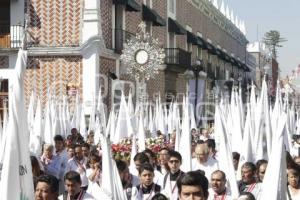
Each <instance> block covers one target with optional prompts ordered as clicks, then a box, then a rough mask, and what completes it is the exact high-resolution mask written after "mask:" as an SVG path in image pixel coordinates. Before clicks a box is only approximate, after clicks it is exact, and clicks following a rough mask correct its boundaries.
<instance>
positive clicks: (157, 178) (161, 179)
mask: <svg viewBox="0 0 300 200" xmlns="http://www.w3.org/2000/svg"><path fill="white" fill-rule="evenodd" d="M153 182H154V183H155V184H157V185H159V186H160V187H162V186H163V182H164V176H163V175H162V173H160V171H158V170H154V178H153Z"/></svg>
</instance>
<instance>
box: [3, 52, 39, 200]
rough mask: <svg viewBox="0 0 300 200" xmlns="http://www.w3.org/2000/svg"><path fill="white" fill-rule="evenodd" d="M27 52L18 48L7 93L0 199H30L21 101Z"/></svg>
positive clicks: (29, 178)
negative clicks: (7, 116)
mask: <svg viewBox="0 0 300 200" xmlns="http://www.w3.org/2000/svg"><path fill="white" fill-rule="evenodd" d="M26 62H27V52H26V51H23V50H19V53H18V58H17V62H16V68H15V71H16V74H15V76H14V77H12V78H13V81H12V86H13V88H12V92H11V95H10V109H9V112H10V118H9V123H8V128H7V131H8V135H7V143H6V144H7V148H6V149H5V155H4V160H3V167H2V174H1V182H0V194H1V199H7V200H8V199H12V200H15V199H16V200H17V199H21V200H32V199H34V194H33V191H34V189H33V179H32V169H31V163H30V154H29V148H28V145H29V133H28V128H27V116H26V110H25V105H24V95H23V92H24V88H23V72H24V70H25V67H26Z"/></svg>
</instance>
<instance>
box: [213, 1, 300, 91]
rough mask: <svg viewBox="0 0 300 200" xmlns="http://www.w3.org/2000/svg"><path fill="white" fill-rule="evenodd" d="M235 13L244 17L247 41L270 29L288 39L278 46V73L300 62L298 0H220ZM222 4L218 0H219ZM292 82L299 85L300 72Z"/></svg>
mask: <svg viewBox="0 0 300 200" xmlns="http://www.w3.org/2000/svg"><path fill="white" fill-rule="evenodd" d="M223 1H224V2H225V5H228V6H229V8H230V10H233V13H234V15H237V16H238V18H239V19H242V20H244V21H245V25H246V37H247V39H248V40H249V42H250V43H252V42H254V41H257V40H261V39H262V38H263V36H264V34H265V33H266V32H268V31H270V30H277V31H279V32H280V35H281V37H283V38H285V39H287V42H284V43H282V45H283V47H281V48H279V49H278V62H279V67H280V69H281V76H282V77H283V76H286V74H290V73H291V71H292V70H293V69H295V68H297V66H298V65H299V64H300V10H299V9H300V0H223ZM218 2H219V4H221V0H218ZM295 83H297V84H299V86H300V75H299V78H297V80H296V81H295Z"/></svg>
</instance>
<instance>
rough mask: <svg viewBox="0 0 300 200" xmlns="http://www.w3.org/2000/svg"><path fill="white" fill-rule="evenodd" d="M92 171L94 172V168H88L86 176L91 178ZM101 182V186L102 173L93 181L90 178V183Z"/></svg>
mask: <svg viewBox="0 0 300 200" xmlns="http://www.w3.org/2000/svg"><path fill="white" fill-rule="evenodd" d="M92 173H94V170H93V169H92V168H89V169H87V170H86V176H87V177H88V179H89V176H90V175H92ZM97 182H98V183H99V184H100V186H101V182H102V181H101V174H99V176H96V177H95V179H94V180H93V181H92V180H90V179H89V185H90V184H91V183H97Z"/></svg>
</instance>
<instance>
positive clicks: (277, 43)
mask: <svg viewBox="0 0 300 200" xmlns="http://www.w3.org/2000/svg"><path fill="white" fill-rule="evenodd" d="M286 41H287V40H286V39H285V38H282V37H281V36H280V33H279V31H276V30H270V31H269V32H266V33H265V36H264V38H263V42H264V43H265V44H266V46H267V47H268V48H269V49H270V50H271V52H272V54H273V56H274V58H275V59H276V58H277V49H278V48H279V47H282V45H281V43H282V42H286Z"/></svg>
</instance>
